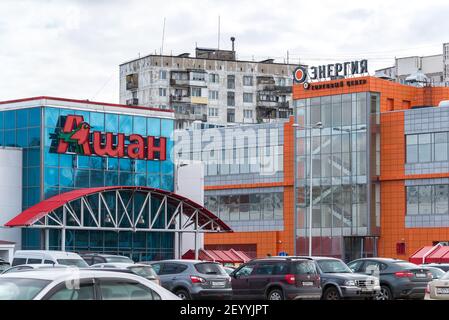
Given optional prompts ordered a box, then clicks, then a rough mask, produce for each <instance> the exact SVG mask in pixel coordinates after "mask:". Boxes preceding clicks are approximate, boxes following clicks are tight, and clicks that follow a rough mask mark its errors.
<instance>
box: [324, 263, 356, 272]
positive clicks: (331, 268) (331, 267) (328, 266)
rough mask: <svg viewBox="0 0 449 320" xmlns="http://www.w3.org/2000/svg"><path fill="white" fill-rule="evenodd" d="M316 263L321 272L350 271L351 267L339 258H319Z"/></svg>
mask: <svg viewBox="0 0 449 320" xmlns="http://www.w3.org/2000/svg"><path fill="white" fill-rule="evenodd" d="M317 263H318V265H319V266H320V269H321V271H323V273H352V271H351V269H349V268H348V266H347V265H345V264H344V263H343V262H342V261H340V260H319V261H317Z"/></svg>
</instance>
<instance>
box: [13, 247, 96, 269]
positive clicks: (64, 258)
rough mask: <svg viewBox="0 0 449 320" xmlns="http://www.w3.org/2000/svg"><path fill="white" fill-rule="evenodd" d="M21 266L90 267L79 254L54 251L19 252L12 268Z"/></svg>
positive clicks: (15, 256)
mask: <svg viewBox="0 0 449 320" xmlns="http://www.w3.org/2000/svg"><path fill="white" fill-rule="evenodd" d="M21 264H62V265H66V266H75V267H78V268H87V267H89V265H88V264H87V263H86V261H84V259H83V258H81V257H80V256H79V255H78V254H77V253H74V252H66V251H52V250H18V251H16V252H15V253H14V259H13V260H12V263H11V266H13V267H14V266H18V265H21Z"/></svg>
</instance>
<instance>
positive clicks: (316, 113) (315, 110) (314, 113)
mask: <svg viewBox="0 0 449 320" xmlns="http://www.w3.org/2000/svg"><path fill="white" fill-rule="evenodd" d="M310 111H311V118H310V121H311V124H312V125H314V124H315V123H317V122H320V121H321V106H320V105H314V106H310Z"/></svg>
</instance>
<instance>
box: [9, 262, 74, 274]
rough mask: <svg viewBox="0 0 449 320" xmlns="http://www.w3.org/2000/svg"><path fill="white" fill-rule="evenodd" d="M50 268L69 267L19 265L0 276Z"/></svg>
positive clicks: (57, 265) (60, 266)
mask: <svg viewBox="0 0 449 320" xmlns="http://www.w3.org/2000/svg"><path fill="white" fill-rule="evenodd" d="M51 268H69V266H65V265H61V264H20V265H18V266H14V267H10V268H8V269H6V270H4V271H3V272H2V273H0V274H7V273H12V272H22V271H31V270H36V269H40V270H42V269H51Z"/></svg>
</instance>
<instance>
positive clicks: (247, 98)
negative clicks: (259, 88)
mask: <svg viewBox="0 0 449 320" xmlns="http://www.w3.org/2000/svg"><path fill="white" fill-rule="evenodd" d="M243 102H248V103H252V102H253V94H252V93H248V92H244V93H243Z"/></svg>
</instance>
